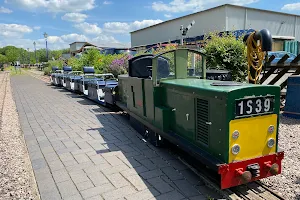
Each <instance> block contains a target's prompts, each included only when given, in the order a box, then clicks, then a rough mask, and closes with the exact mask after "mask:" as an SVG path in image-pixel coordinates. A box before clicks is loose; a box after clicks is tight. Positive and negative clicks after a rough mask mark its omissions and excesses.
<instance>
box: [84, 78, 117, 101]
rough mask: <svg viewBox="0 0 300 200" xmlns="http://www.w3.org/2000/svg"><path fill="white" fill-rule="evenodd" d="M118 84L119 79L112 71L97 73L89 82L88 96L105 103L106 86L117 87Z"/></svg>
mask: <svg viewBox="0 0 300 200" xmlns="http://www.w3.org/2000/svg"><path fill="white" fill-rule="evenodd" d="M117 85H118V82H117V80H116V79H115V77H114V75H113V74H111V73H108V74H96V75H95V78H94V79H92V80H90V81H89V83H88V95H87V97H88V98H89V99H91V100H93V101H96V102H98V103H100V104H105V99H104V96H105V93H104V88H105V87H109V88H112V87H116V86H117Z"/></svg>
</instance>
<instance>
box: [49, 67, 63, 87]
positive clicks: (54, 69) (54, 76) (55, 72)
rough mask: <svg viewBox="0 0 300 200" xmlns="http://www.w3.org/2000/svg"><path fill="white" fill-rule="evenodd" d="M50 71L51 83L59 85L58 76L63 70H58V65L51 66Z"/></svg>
mask: <svg viewBox="0 0 300 200" xmlns="http://www.w3.org/2000/svg"><path fill="white" fill-rule="evenodd" d="M52 72H53V73H51V75H50V80H51V83H52V84H53V85H56V86H59V85H60V81H59V77H60V76H61V75H62V73H63V70H59V69H58V67H52Z"/></svg>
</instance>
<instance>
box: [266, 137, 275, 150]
mask: <svg viewBox="0 0 300 200" xmlns="http://www.w3.org/2000/svg"><path fill="white" fill-rule="evenodd" d="M274 144H275V140H274V139H273V138H270V139H269V140H268V147H269V148H272V147H273V146H274Z"/></svg>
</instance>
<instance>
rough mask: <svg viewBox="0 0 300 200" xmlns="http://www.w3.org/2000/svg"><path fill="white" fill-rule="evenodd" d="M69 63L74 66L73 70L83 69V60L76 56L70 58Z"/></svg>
mask: <svg viewBox="0 0 300 200" xmlns="http://www.w3.org/2000/svg"><path fill="white" fill-rule="evenodd" d="M68 65H69V66H72V70H73V71H82V66H83V64H82V61H81V60H80V59H77V58H75V57H72V58H70V59H69V60H68Z"/></svg>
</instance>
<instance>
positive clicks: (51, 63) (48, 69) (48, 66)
mask: <svg viewBox="0 0 300 200" xmlns="http://www.w3.org/2000/svg"><path fill="white" fill-rule="evenodd" d="M63 65H64V62H63V61H62V60H51V61H49V62H47V63H45V64H44V69H43V71H44V75H50V74H51V71H52V67H54V66H56V67H58V68H59V69H62V67H63Z"/></svg>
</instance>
